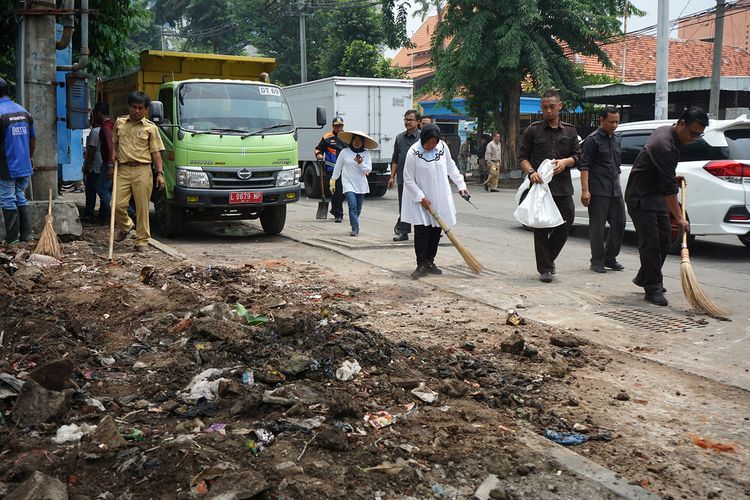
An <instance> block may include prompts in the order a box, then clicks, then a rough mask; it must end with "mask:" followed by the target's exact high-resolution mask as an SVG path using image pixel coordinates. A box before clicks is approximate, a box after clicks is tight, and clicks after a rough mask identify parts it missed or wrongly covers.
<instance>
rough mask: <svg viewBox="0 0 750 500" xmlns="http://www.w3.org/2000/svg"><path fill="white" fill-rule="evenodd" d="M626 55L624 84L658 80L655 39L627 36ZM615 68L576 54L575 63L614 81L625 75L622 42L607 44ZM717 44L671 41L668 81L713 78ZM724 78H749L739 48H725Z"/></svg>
mask: <svg viewBox="0 0 750 500" xmlns="http://www.w3.org/2000/svg"><path fill="white" fill-rule="evenodd" d="M625 43H626V45H627V56H626V64H625V81H627V82H639V81H643V80H655V79H656V37H653V36H628V37H626V42H625ZM603 48H604V52H606V54H607V56H608V57H609V59H610V61H611V62H612V64H613V67H612V68H610V69H607V68H605V67H604V66H603V65H602V64H601V63H600V62H599V60H598V59H597V58H596V57H591V56H582V55H580V54H573V55H572V56H570V58H571V60H573V62H576V63H579V64H583V66H584V68H585V70H586V72H587V73H590V74H607V75H610V76H613V77H615V78H619V77H620V76H621V75H622V53H623V42H622V41H618V42H615V43H612V44H609V45H605V46H604V47H603ZM713 50H714V45H713V43H710V42H701V41H698V40H687V41H685V40H674V39H670V40H669V79H670V80H672V79H677V78H691V77H696V76H706V77H709V76H711V61H712V60H713ZM723 56H724V58H723V61H722V66H721V74H722V76H747V75H750V53H748V52H747V51H745V50H743V49H739V48H736V47H724V50H723Z"/></svg>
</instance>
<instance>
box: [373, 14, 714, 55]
mask: <svg viewBox="0 0 750 500" xmlns="http://www.w3.org/2000/svg"><path fill="white" fill-rule="evenodd" d="M631 3H633V5H635V6H636V7H638V8H639V9H641V10H643V11H645V12H646V15H645V16H643V17H630V18H628V31H633V30H638V29H642V28H647V27H650V26H655V25H656V7H657V0H632V2H631ZM715 6H716V1H715V0H669V18H670V19H676V18H677V17H679V16H686V15H688V14H693V13H695V12H700V11H702V10H706V9H708V8H711V7H715ZM433 14H434V11H433ZM421 25H422V19H420V18H419V17H411V16H409V20H408V23H407V28H406V32H407V34H408V35H409V37H411V36H412V35H413V34H414V32H415V31H416V30H417V29H418V28H419V27H420V26H421ZM672 36H673V37H676V36H677V30H676V29H675V30H674V31H672ZM397 52H398V50H389V51H386V57H393V56H395V55H396V53H397Z"/></svg>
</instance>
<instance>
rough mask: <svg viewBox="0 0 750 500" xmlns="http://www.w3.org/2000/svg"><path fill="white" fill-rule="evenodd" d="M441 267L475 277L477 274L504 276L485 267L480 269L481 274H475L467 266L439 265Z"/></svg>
mask: <svg viewBox="0 0 750 500" xmlns="http://www.w3.org/2000/svg"><path fill="white" fill-rule="evenodd" d="M441 267H442V268H443V269H445V270H446V271H451V272H454V273H456V274H461V275H464V276H470V277H472V278H474V277H477V276H495V277H498V278H499V277H503V276H504V275H503V274H502V273H501V272H498V271H493V270H492V269H487V268H484V269H482V272H481V274H479V275H476V274H474V273H473V272H472V271H471V269H469V268H468V267H467V266H441Z"/></svg>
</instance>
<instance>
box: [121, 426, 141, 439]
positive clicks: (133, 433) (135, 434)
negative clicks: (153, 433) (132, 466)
mask: <svg viewBox="0 0 750 500" xmlns="http://www.w3.org/2000/svg"><path fill="white" fill-rule="evenodd" d="M122 437H123V438H125V439H127V440H128V441H143V440H145V439H146V438H145V436H144V435H143V431H142V430H140V429H131V430H130V432H128V433H127V434H123V436H122Z"/></svg>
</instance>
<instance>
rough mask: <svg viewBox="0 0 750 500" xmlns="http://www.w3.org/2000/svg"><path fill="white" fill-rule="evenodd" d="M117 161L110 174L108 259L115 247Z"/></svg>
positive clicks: (110, 258) (110, 257)
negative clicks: (110, 196)
mask: <svg viewBox="0 0 750 500" xmlns="http://www.w3.org/2000/svg"><path fill="white" fill-rule="evenodd" d="M118 164H119V162H118V161H117V160H115V170H114V172H113V174H112V198H111V199H110V201H109V260H112V254H113V252H114V249H115V206H116V204H117V167H118Z"/></svg>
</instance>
